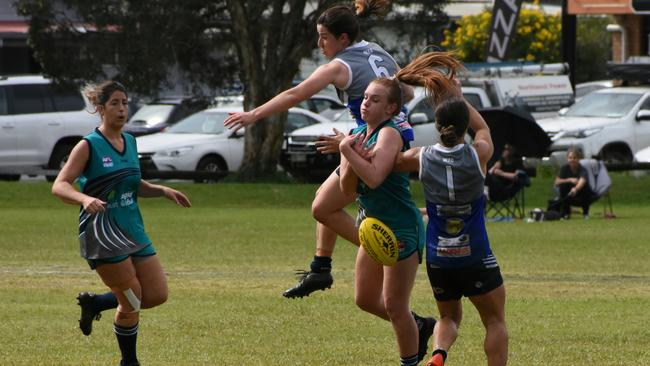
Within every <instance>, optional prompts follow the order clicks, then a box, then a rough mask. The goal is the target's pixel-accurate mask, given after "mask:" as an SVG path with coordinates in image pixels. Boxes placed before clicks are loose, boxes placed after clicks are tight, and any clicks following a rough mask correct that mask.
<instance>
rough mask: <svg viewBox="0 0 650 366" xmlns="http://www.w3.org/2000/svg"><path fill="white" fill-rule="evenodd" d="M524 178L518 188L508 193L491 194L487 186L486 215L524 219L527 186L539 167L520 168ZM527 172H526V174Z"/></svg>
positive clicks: (497, 217)
mask: <svg viewBox="0 0 650 366" xmlns="http://www.w3.org/2000/svg"><path fill="white" fill-rule="evenodd" d="M518 172H520V174H521V176H520V179H523V181H522V183H521V184H520V185H519V187H518V189H517V190H516V191H514V192H510V194H508V195H506V196H505V197H504V196H503V195H492V196H490V192H489V189H487V186H486V193H487V198H488V199H487V201H486V206H485V217H487V218H490V219H495V220H497V219H501V218H506V219H507V218H517V219H523V218H524V217H525V216H526V187H529V186H530V178H533V177H535V176H536V175H537V169H535V168H524V169H523V171H522V170H518ZM524 173H525V174H524Z"/></svg>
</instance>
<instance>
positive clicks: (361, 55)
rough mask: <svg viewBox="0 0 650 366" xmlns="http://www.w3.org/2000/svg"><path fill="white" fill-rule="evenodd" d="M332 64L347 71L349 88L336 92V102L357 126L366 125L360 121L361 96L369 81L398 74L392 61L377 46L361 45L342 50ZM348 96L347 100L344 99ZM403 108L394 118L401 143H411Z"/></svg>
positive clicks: (367, 43) (411, 130) (396, 67)
mask: <svg viewBox="0 0 650 366" xmlns="http://www.w3.org/2000/svg"><path fill="white" fill-rule="evenodd" d="M334 60H336V61H338V62H340V63H342V64H343V65H345V67H346V68H347V69H348V85H346V86H345V87H343V88H341V89H337V92H338V95H339V99H341V102H343V103H346V104H347V106H348V109H349V110H350V113H351V114H352V116H353V117H354V119H355V120H356V121H357V125H359V126H361V125H363V124H365V123H366V122H364V121H363V120H362V119H361V102H363V93H364V92H365V91H366V88H367V87H368V85H369V84H370V82H371V81H373V80H375V79H376V78H378V77H390V76H393V75H395V74H396V73H397V70H398V69H399V67H398V66H397V62H395V59H393V57H392V56H391V55H390V54H389V53H388V52H386V51H385V50H384V49H383V48H381V47H380V46H379V45H378V44H376V43H372V42H366V41H361V42H358V43H355V44H353V45H351V46H349V47H347V48H345V49H344V50H341V51H340V52H339V53H338V54H336V56H335V57H334ZM345 96H347V100H346V98H345ZM406 113H407V111H406V108H402V111H401V113H400V114H399V115H398V116H397V117H395V118H393V122H395V123H396V124H397V126H398V127H399V129H400V133H401V134H402V137H403V138H404V142H405V143H408V141H413V129H412V128H411V126H410V125H409V123H408V121H407V120H406Z"/></svg>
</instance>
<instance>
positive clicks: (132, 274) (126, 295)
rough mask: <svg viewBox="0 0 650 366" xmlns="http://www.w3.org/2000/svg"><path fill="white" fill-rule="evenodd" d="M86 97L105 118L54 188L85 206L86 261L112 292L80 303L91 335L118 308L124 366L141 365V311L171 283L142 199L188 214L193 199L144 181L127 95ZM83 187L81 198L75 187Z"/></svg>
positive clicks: (94, 91) (97, 90)
mask: <svg viewBox="0 0 650 366" xmlns="http://www.w3.org/2000/svg"><path fill="white" fill-rule="evenodd" d="M85 95H86V96H87V97H88V99H89V100H90V102H91V103H92V105H93V106H94V108H95V111H96V112H97V113H99V115H100V116H101V124H100V126H99V127H98V128H97V129H95V131H93V132H92V133H90V134H89V135H87V136H86V137H84V138H83V140H81V141H80V142H79V143H78V144H77V145H76V146H75V147H74V149H73V150H72V152H71V153H70V157H69V159H68V161H67V162H66V164H65V166H64V167H63V169H61V172H60V173H59V175H58V176H57V178H56V180H55V181H54V184H53V186H52V193H53V194H54V195H55V196H57V197H59V198H60V199H61V200H62V201H63V202H65V203H69V204H73V205H80V206H81V209H80V212H79V241H80V249H81V256H82V257H84V258H85V259H86V260H87V262H88V264H89V265H90V268H91V269H94V270H96V271H97V274H98V275H99V277H100V278H101V279H102V281H103V282H104V284H106V286H107V287H108V288H110V290H111V292H109V293H106V294H103V295H99V296H94V295H92V294H88V293H82V294H80V295H79V304H80V305H81V306H82V319H80V321H79V323H80V324H79V325H80V327H81V329H82V331H83V332H84V334H86V335H88V334H90V331H91V329H92V328H91V326H92V320H93V318H97V319H98V318H99V314H100V312H101V311H102V310H107V309H110V308H114V307H116V306H117V312H116V313H115V323H114V327H113V329H114V331H115V335H116V337H117V341H118V344H119V348H120V351H121V354H122V359H121V361H120V365H121V366H134V365H139V363H138V359H137V356H136V339H137V334H138V323H139V312H140V309H147V308H152V307H154V306H157V305H160V304H162V303H163V302H165V301H166V300H167V279H166V278H165V274H164V272H163V269H162V266H161V264H160V261H159V259H158V257H157V256H156V250H155V248H154V247H153V245H152V244H151V241H150V240H149V238H148V237H147V234H146V233H145V231H144V224H143V222H142V216H141V215H140V209H139V208H138V196H140V197H166V198H167V199H169V200H171V201H173V202H175V203H176V204H178V205H180V206H183V207H190V206H191V204H190V201H189V199H188V198H187V197H186V196H185V195H184V194H183V193H181V192H179V191H177V190H174V189H171V188H169V187H165V186H161V185H155V184H151V183H148V182H146V181H144V180H142V177H141V175H140V163H139V161H138V152H137V146H136V142H135V138H134V137H133V136H131V135H129V134H126V133H122V128H123V127H124V124H125V123H126V120H127V116H128V103H127V102H128V100H127V94H126V89H125V88H124V86H122V84H120V83H118V82H115V81H107V82H104V83H102V84H100V85H98V86H89V87H87V88H86V90H85ZM77 179H79V186H80V190H79V191H78V190H76V189H75V187H74V182H75V181H76V180H77Z"/></svg>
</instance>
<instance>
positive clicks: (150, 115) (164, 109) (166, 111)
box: [129, 104, 174, 126]
mask: <svg viewBox="0 0 650 366" xmlns="http://www.w3.org/2000/svg"><path fill="white" fill-rule="evenodd" d="M173 108H174V106H173V105H171V104H145V105H143V106H142V107H141V108H140V109H138V111H137V112H135V114H134V115H133V117H131V119H130V120H129V123H130V124H132V125H138V126H142V125H146V126H155V125H157V124H159V123H162V122H165V121H167V118H169V115H170V114H171V113H172V109H173Z"/></svg>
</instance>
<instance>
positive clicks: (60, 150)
mask: <svg viewBox="0 0 650 366" xmlns="http://www.w3.org/2000/svg"><path fill="white" fill-rule="evenodd" d="M72 148H74V145H71V144H59V145H57V146H56V147H55V148H54V152H52V156H51V157H50V163H49V164H48V165H47V168H48V169H51V170H61V169H62V168H63V166H64V165H65V163H66V162H67V161H68V157H70V152H71V151H72ZM45 178H46V179H47V181H48V182H54V180H55V179H56V175H46V176H45Z"/></svg>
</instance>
